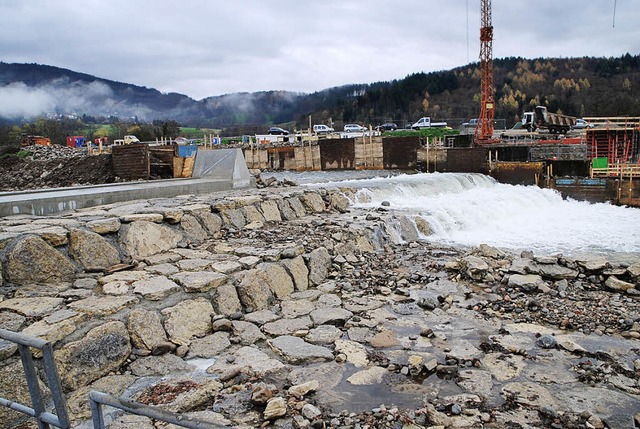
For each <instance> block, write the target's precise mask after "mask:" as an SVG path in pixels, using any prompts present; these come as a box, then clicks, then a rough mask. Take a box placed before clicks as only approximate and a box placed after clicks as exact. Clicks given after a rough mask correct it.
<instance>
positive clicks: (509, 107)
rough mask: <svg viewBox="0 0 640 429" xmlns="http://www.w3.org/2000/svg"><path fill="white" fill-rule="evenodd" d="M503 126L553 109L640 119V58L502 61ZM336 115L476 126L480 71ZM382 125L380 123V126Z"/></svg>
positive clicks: (376, 93) (499, 110) (437, 78)
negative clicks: (465, 121) (458, 121)
mask: <svg viewBox="0 0 640 429" xmlns="http://www.w3.org/2000/svg"><path fill="white" fill-rule="evenodd" d="M494 83H495V101H496V114H495V117H496V118H503V119H506V120H507V123H514V122H516V121H518V120H519V119H520V116H521V115H522V112H523V111H525V110H531V108H532V107H533V106H536V105H546V106H548V107H549V110H550V111H552V112H562V113H565V114H568V115H573V116H578V117H580V116H626V115H631V116H640V56H639V55H635V56H632V55H629V54H627V55H625V56H623V57H620V58H607V59H605V58H587V57H585V58H563V59H558V58H539V59H533V60H528V59H524V58H504V59H497V60H495V61H494ZM361 89H362V92H363V93H362V95H361V96H358V97H354V98H352V99H348V98H346V99H342V100H338V101H337V102H336V104H335V105H334V106H333V107H332V108H331V110H330V111H329V112H328V113H329V114H330V115H332V117H333V118H341V116H347V118H346V119H347V120H348V121H351V120H358V119H365V118H367V117H374V118H376V119H379V120H380V119H385V118H389V119H391V118H393V119H404V118H405V116H406V115H408V118H409V119H411V118H417V117H420V116H432V117H435V118H438V119H452V118H467V119H469V118H473V117H477V115H478V110H479V92H480V70H479V65H478V63H475V64H471V65H468V66H465V67H459V68H456V69H453V70H449V71H440V72H434V73H428V74H425V73H416V74H413V75H410V76H407V77H406V78H404V79H401V80H395V81H392V82H380V83H375V84H372V85H368V86H363V87H361ZM374 122H375V121H374Z"/></svg>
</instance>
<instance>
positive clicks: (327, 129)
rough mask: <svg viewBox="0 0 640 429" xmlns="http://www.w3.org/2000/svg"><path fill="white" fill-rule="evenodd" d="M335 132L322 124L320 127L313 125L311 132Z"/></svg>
mask: <svg viewBox="0 0 640 429" xmlns="http://www.w3.org/2000/svg"><path fill="white" fill-rule="evenodd" d="M334 131H335V130H334V129H333V128H331V127H328V126H326V125H324V124H320V125H314V126H313V132H314V133H316V134H329V133H332V132H334Z"/></svg>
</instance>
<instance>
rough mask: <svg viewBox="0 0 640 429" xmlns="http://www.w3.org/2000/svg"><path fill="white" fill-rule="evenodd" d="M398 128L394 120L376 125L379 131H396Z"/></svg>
mask: <svg viewBox="0 0 640 429" xmlns="http://www.w3.org/2000/svg"><path fill="white" fill-rule="evenodd" d="M397 129H398V126H397V125H396V124H394V123H393V122H386V123H384V124H382V125H378V126H377V127H376V130H378V131H395V130H397Z"/></svg>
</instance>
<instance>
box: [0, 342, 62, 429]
mask: <svg viewBox="0 0 640 429" xmlns="http://www.w3.org/2000/svg"><path fill="white" fill-rule="evenodd" d="M0 338H2V339H5V340H7V341H11V342H12V343H16V344H17V345H18V350H19V351H20V358H21V360H22V367H23V368H24V374H25V378H26V380H27V387H28V388H29V396H30V397H31V407H29V406H28V405H24V404H20V403H18V402H14V401H11V400H9V399H6V398H0V405H2V406H4V407H7V408H10V409H12V410H14V411H17V412H19V413H22V414H26V415H27V416H29V417H34V418H35V419H36V420H37V421H38V428H39V429H49V428H50V427H51V425H53V426H55V427H59V428H62V429H68V428H69V427H70V426H69V416H68V414H67V405H66V403H65V399H64V395H63V393H62V388H61V387H60V377H59V376H58V370H57V368H56V361H55V359H54V358H53V348H52V347H51V343H50V342H48V341H45V340H42V339H40V338H35V337H30V336H28V335H24V334H19V333H16V332H12V331H8V330H6V329H0ZM31 347H34V348H36V349H40V350H41V351H42V359H43V362H44V370H45V373H46V376H47V382H48V386H49V389H50V390H51V396H52V397H53V403H54V405H55V409H56V414H52V413H50V412H47V411H46V410H45V401H44V398H43V395H42V391H41V390H40V384H39V380H38V374H37V372H36V367H35V364H34V361H33V354H32V353H31ZM32 407H33V408H32Z"/></svg>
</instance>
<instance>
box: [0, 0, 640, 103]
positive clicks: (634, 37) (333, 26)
mask: <svg viewBox="0 0 640 429" xmlns="http://www.w3.org/2000/svg"><path fill="white" fill-rule="evenodd" d="M614 3H616V1H615V0H493V26H494V43H493V56H494V58H503V57H509V56H522V57H526V58H535V57H581V56H595V57H614V56H620V55H623V54H625V53H627V52H628V53H631V54H633V55H635V54H638V53H640V25H638V23H639V22H640V0H617V6H616V13H615V27H614V26H613V24H614ZM479 27H480V0H398V1H395V2H392V1H388V0H387V1H381V0H366V1H365V0H324V1H317V0H316V1H313V0H235V1H221V0H181V1H176V0H170V1H169V0H146V1H143V0H82V1H80V0H55V1H52V0H0V28H2V37H1V38H0V61H3V62H19V63H39V64H48V65H53V66H57V67H63V68H67V69H71V70H73V71H77V72H83V73H89V74H92V75H95V76H98V77H102V78H106V79H111V80H116V81H121V82H126V83H132V84H136V85H141V86H147V87H150V88H156V89H158V90H160V91H162V92H178V93H182V94H186V95H189V96H191V97H193V98H195V99H202V98H204V97H208V96H212V95H221V94H227V93H232V92H254V91H268V90H287V91H299V92H313V91H318V90H322V89H325V88H329V87H333V86H339V85H345V84H351V83H371V82H377V81H386V80H392V79H401V78H403V77H405V76H406V75H408V74H411V73H415V72H420V71H425V72H429V71H436V70H447V69H450V68H453V67H458V66H462V65H465V64H468V63H470V62H474V61H476V60H477V58H478V53H479V49H480V42H479V31H480V30H479Z"/></svg>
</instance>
